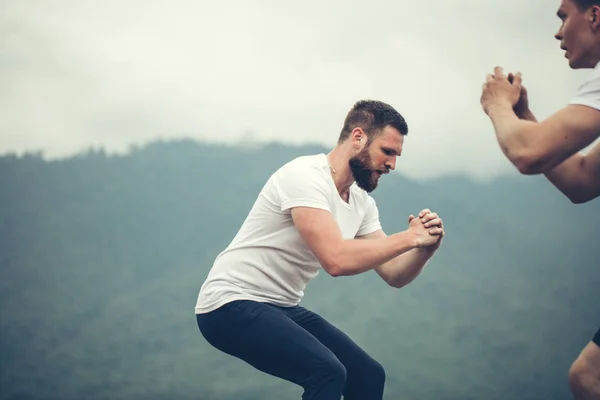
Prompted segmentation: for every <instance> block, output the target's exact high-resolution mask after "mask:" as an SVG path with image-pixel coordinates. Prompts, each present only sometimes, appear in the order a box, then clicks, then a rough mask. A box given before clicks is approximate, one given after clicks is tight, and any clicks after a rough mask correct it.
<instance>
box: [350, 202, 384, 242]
mask: <svg viewBox="0 0 600 400" xmlns="http://www.w3.org/2000/svg"><path fill="white" fill-rule="evenodd" d="M366 206H367V207H366V210H365V218H364V219H363V222H362V224H361V225H360V228H359V229H358V232H357V233H356V236H364V235H368V234H369V233H373V232H375V231H378V230H380V229H381V222H380V221H379V209H378V208H377V204H376V203H375V199H373V198H372V197H371V196H368V197H367V204H366Z"/></svg>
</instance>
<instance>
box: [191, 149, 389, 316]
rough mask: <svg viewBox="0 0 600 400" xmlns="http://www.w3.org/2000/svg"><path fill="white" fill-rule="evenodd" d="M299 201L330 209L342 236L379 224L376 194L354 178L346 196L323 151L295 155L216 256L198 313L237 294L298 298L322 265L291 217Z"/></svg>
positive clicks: (293, 301) (285, 302) (282, 300)
mask: <svg viewBox="0 0 600 400" xmlns="http://www.w3.org/2000/svg"><path fill="white" fill-rule="evenodd" d="M299 206H304V207H314V208H320V209H323V210H327V211H329V212H331V214H332V216H333V218H334V219H335V221H336V222H337V224H338V226H339V228H340V230H341V232H342V235H343V237H344V239H353V238H355V237H357V236H361V235H366V234H369V233H372V232H375V231H377V230H379V229H381V225H380V222H379V212H378V210H377V206H376V204H375V200H374V199H373V198H372V197H371V196H370V195H369V194H368V193H367V192H366V191H364V190H363V189H361V188H359V187H358V186H357V185H356V183H355V184H353V185H352V186H351V188H350V197H349V200H348V202H345V201H344V200H342V198H341V197H340V195H339V193H338V191H337V189H336V187H335V184H334V182H333V179H332V177H331V172H330V169H329V163H328V161H327V156H326V155H325V154H317V155H310V156H302V157H299V158H296V159H294V160H292V161H290V162H289V163H287V164H285V165H284V166H282V167H281V168H280V169H279V170H277V171H276V172H275V173H274V174H273V175H272V176H271V177H270V178H269V179H268V181H267V182H266V184H265V185H264V187H263V188H262V190H261V191H260V193H259V195H258V198H257V199H256V201H255V203H254V205H253V207H252V209H251V210H250V213H249V214H248V216H247V217H246V220H245V221H244V222H243V224H242V226H241V228H240V229H239V231H238V232H237V234H236V236H235V237H234V239H233V241H232V242H231V243H230V244H229V246H227V248H226V249H225V250H224V251H222V252H221V253H220V254H219V255H218V256H217V258H216V260H215V262H214V264H213V266H212V268H211V270H210V272H209V274H208V277H207V279H206V281H205V282H204V284H203V285H202V287H201V289H200V293H199V294H198V299H197V303H196V307H195V310H196V313H197V314H202V313H207V312H210V311H212V310H215V309H217V308H218V307H220V306H222V305H224V304H226V303H228V302H231V301H234V300H255V301H260V302H268V303H272V304H276V305H279V306H294V305H297V304H298V303H300V301H301V299H302V297H303V296H304V289H305V287H306V285H307V284H308V282H309V281H310V280H311V279H313V278H314V277H315V276H316V275H317V274H318V272H319V270H320V269H321V265H320V263H319V261H318V260H317V258H316V257H315V256H314V254H313V253H312V252H311V250H310V248H309V247H308V245H307V244H306V242H304V240H303V239H302V238H301V236H300V234H299V233H298V231H297V229H296V227H295V225H294V222H293V220H292V217H291V209H292V208H293V207H299Z"/></svg>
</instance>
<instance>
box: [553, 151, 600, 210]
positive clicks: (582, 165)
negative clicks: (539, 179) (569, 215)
mask: <svg viewBox="0 0 600 400" xmlns="http://www.w3.org/2000/svg"><path fill="white" fill-rule="evenodd" d="M545 176H546V178H547V179H548V180H549V181H550V182H551V183H552V184H553V185H554V186H555V187H556V188H557V189H558V190H560V191H561V192H562V193H563V194H564V195H565V196H567V197H568V198H569V200H571V201H572V202H573V203H576V204H580V203H585V202H588V201H590V200H593V199H595V198H596V197H598V196H600V144H597V145H596V146H594V148H593V149H592V150H591V151H590V152H589V153H588V154H581V153H577V154H575V155H574V156H572V157H571V158H569V159H568V160H567V161H565V162H563V163H562V164H560V165H559V166H558V167H555V168H554V169H552V170H550V171H548V172H546V173H545Z"/></svg>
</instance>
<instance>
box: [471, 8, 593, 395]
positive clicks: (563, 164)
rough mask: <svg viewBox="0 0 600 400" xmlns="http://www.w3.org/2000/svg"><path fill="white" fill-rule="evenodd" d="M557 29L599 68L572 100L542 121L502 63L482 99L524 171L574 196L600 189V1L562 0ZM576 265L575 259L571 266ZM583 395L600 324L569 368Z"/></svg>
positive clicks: (576, 63) (564, 44)
mask: <svg viewBox="0 0 600 400" xmlns="http://www.w3.org/2000/svg"><path fill="white" fill-rule="evenodd" d="M557 15H558V17H559V18H560V19H561V21H562V24H561V26H560V29H559V30H558V32H557V33H556V36H555V37H556V39H558V40H559V41H560V44H561V49H563V50H565V57H566V58H567V59H568V60H569V66H570V67H571V68H573V69H579V68H588V69H593V72H592V76H591V78H590V79H589V80H588V81H587V82H586V83H584V84H583V85H581V86H580V87H579V89H578V91H577V93H576V94H575V96H574V98H573V99H571V101H570V102H569V104H568V105H566V106H565V107H564V108H563V109H561V110H559V111H557V112H556V113H555V114H553V115H552V116H550V117H549V118H547V119H546V120H544V121H541V122H538V121H537V120H536V118H535V117H534V115H533V113H532V112H531V111H530V110H529V104H528V99H527V91H526V89H525V87H524V86H522V82H521V74H520V73H517V74H515V75H514V76H513V74H508V76H505V75H504V73H503V71H502V68H500V67H496V68H495V69H494V73H493V74H490V75H488V76H487V80H486V83H485V84H484V87H483V93H482V96H481V104H482V106H483V109H484V111H485V113H486V114H487V115H488V116H489V117H490V119H491V121H492V123H493V126H494V130H495V133H496V137H497V140H498V143H499V145H500V147H501V149H502V151H503V152H504V154H505V155H506V157H507V158H508V159H509V160H510V161H511V162H512V163H513V164H514V165H515V166H516V167H517V168H518V170H519V171H520V172H521V173H523V174H528V175H532V174H544V175H545V176H546V178H547V179H548V180H549V181H550V182H551V183H552V184H553V185H554V186H556V188H558V190H560V191H561V192H562V193H563V194H564V195H565V196H567V197H568V198H569V199H570V200H571V201H572V202H573V203H585V202H588V201H590V200H592V199H594V198H596V197H598V195H600V145H595V146H594V147H593V148H592V149H591V150H590V151H589V152H588V153H587V154H584V153H582V152H581V151H582V150H583V149H585V148H586V147H587V146H589V145H590V144H592V143H593V142H594V141H595V140H596V139H597V138H598V136H600V0H562V2H561V5H560V7H559V9H558V12H557ZM569 267H570V266H569ZM569 382H570V386H571V390H572V392H573V394H574V396H575V398H576V399H594V400H600V330H598V331H597V332H596V334H595V336H594V337H593V339H592V340H591V341H590V343H588V344H587V345H586V346H585V348H584V349H583V350H582V352H581V353H580V355H579V357H578V358H577V359H576V360H575V362H574V363H573V364H572V366H571V369H570V372H569Z"/></svg>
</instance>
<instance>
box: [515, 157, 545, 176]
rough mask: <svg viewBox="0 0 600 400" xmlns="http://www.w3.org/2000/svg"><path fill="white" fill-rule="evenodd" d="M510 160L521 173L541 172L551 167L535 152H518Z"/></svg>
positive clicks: (532, 173) (536, 173)
mask: <svg viewBox="0 0 600 400" xmlns="http://www.w3.org/2000/svg"><path fill="white" fill-rule="evenodd" d="M511 161H512V163H513V164H514V166H515V167H517V169H518V170H519V172H520V173H521V174H523V175H538V174H543V173H545V172H548V171H549V170H550V169H551V168H552V167H551V166H550V165H549V163H548V161H547V160H545V159H544V158H541V157H539V156H538V155H536V154H519V155H516V156H514V157H512V158H511Z"/></svg>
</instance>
